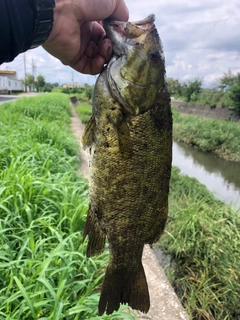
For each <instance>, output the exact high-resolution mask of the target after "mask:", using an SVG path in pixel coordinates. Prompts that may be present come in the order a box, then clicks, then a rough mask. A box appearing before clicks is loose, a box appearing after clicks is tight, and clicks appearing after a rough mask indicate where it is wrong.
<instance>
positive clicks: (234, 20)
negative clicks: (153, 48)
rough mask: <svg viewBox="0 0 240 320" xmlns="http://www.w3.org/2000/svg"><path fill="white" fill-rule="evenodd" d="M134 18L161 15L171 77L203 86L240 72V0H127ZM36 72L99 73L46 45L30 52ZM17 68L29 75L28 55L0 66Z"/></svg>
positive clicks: (68, 76) (52, 76) (61, 77)
mask: <svg viewBox="0 0 240 320" xmlns="http://www.w3.org/2000/svg"><path fill="white" fill-rule="evenodd" d="M125 1H126V4H127V6H128V8H129V12H130V20H132V21H135V20H139V19H142V18H145V17H146V16H147V15H148V14H151V13H154V14H155V15H156V26H157V29H158V31H159V35H160V38H161V39H162V42H163V46H164V52H165V58H166V69H167V77H173V78H177V79H179V80H180V81H187V80H189V79H192V78H200V79H203V82H204V85H205V86H208V85H212V84H213V83H216V79H218V78H219V77H221V76H222V75H223V73H224V72H227V71H228V70H229V69H231V70H232V71H233V72H234V73H236V72H240V19H239V17H240V2H239V0H230V1H229V0H228V1H227V0H223V1H219V0H195V1H192V0H182V1H179V0H162V1H160V0H148V1H146V0H125ZM32 58H33V59H34V64H35V65H36V73H37V74H39V73H41V74H43V75H44V76H45V77H46V80H47V81H48V82H59V83H64V82H69V81H71V80H72V78H73V77H74V81H78V82H82V83H85V82H87V83H94V81H95V77H92V76H88V75H81V74H80V73H77V72H75V71H73V70H72V69H71V68H69V67H67V66H64V65H62V64H61V62H59V61H58V60H57V59H55V58H53V57H51V56H50V55H49V54H47V53H46V52H45V51H44V50H43V49H42V48H37V49H34V50H29V51H28V52H27V53H26V60H27V72H32V71H31V70H32ZM6 67H8V68H11V69H17V70H18V74H19V77H20V78H22V77H23V74H24V65H23V55H22V54H21V55H20V56H18V57H17V58H16V59H15V60H14V61H13V62H12V63H9V64H3V65H2V66H1V67H0V68H6Z"/></svg>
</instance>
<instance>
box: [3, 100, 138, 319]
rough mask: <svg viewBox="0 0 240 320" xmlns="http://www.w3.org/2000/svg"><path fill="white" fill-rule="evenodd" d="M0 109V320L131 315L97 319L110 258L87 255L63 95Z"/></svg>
mask: <svg viewBox="0 0 240 320" xmlns="http://www.w3.org/2000/svg"><path fill="white" fill-rule="evenodd" d="M0 111H1V119H0V122H1V125H0V145H1V149H0V319H9V320H10V319H11V320H13V319H14V320H16V319H21V320H22V319H27V320H29V319H42V320H43V319H54V320H57V319H67V320H71V319H74V320H75V319H76V320H77V319H82V320H85V319H92V320H93V319H109V320H110V319H122V318H124V319H133V317H132V316H130V315H129V314H128V313H126V312H122V311H121V310H120V311H119V312H115V313H114V314H113V315H112V316H102V317H97V305H98V300H99V290H100V285H101V280H102V277H103V275H104V270H105V268H106V265H107V256H106V255H100V256H98V257H96V258H94V259H87V258H86V255H85V251H86V242H85V243H82V230H83V226H84V222H85V218H86V212H87V208H88V193H87V184H86V181H85V180H83V178H82V177H80V176H79V175H78V174H77V173H76V172H77V168H78V164H79V158H78V144H77V142H76V140H75V138H74V137H73V135H72V134H71V132H70V129H69V124H70V106H69V99H68V97H67V96H65V95H63V94H48V95H43V96H39V97H36V98H21V99H19V100H17V101H15V102H11V103H6V104H3V105H1V106H0ZM125 308H126V307H125Z"/></svg>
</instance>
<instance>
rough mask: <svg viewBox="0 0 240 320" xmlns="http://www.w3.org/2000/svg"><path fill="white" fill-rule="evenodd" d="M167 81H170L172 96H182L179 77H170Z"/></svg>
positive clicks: (169, 88)
mask: <svg viewBox="0 0 240 320" xmlns="http://www.w3.org/2000/svg"><path fill="white" fill-rule="evenodd" d="M167 83H168V90H169V92H170V95H171V96H173V95H176V96H181V95H182V84H181V83H180V82H179V81H178V80H177V79H173V78H168V79H167Z"/></svg>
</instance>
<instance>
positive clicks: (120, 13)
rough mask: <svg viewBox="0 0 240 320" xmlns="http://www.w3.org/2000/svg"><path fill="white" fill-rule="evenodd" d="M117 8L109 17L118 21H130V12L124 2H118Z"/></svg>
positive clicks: (121, 0)
mask: <svg viewBox="0 0 240 320" xmlns="http://www.w3.org/2000/svg"><path fill="white" fill-rule="evenodd" d="M117 2H118V3H117V6H116V8H115V10H114V11H113V13H112V14H111V15H110V16H109V17H110V18H112V19H114V20H118V21H128V19H129V12H128V8H127V6H126V4H125V2H124V1H123V0H120V1H117Z"/></svg>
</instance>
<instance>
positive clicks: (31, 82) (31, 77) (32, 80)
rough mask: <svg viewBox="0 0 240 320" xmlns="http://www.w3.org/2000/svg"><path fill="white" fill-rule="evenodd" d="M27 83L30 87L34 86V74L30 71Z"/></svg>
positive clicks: (27, 75)
mask: <svg viewBox="0 0 240 320" xmlns="http://www.w3.org/2000/svg"><path fill="white" fill-rule="evenodd" d="M25 79H26V85H27V86H29V87H33V86H34V77H33V75H31V74H30V73H27V74H26V78H25Z"/></svg>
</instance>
